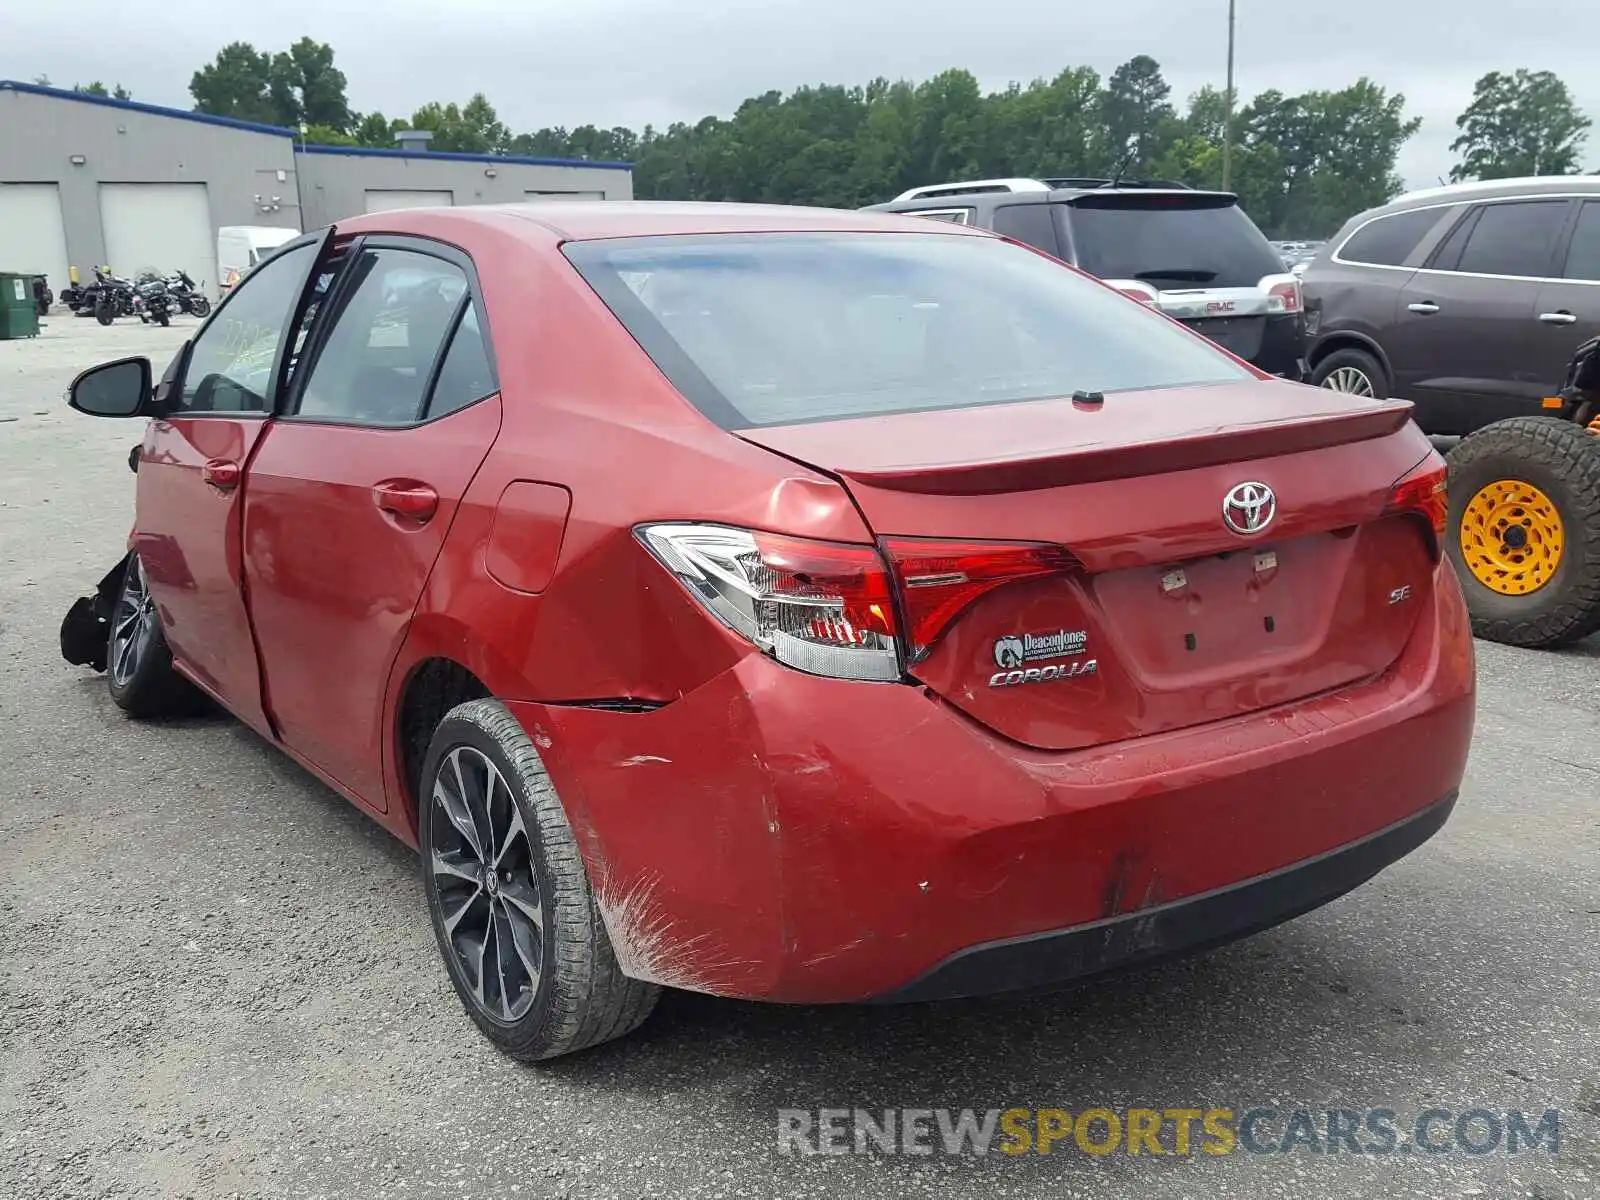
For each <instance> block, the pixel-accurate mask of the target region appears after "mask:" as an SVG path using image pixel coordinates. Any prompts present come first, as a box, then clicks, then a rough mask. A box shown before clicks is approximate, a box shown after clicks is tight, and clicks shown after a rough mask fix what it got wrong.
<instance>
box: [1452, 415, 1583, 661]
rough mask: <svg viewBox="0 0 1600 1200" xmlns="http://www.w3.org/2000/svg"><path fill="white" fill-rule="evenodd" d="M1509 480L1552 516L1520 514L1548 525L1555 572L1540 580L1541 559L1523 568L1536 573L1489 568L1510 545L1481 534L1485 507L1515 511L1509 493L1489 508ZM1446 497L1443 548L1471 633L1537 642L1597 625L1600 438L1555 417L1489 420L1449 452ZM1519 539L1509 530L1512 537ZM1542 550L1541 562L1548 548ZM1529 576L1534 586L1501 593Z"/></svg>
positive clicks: (1522, 537) (1568, 638) (1542, 644)
mask: <svg viewBox="0 0 1600 1200" xmlns="http://www.w3.org/2000/svg"><path fill="white" fill-rule="evenodd" d="M1508 481H1509V482H1520V483H1523V484H1527V485H1531V487H1532V489H1536V490H1537V492H1538V493H1542V494H1543V496H1544V497H1546V498H1548V501H1549V504H1550V505H1551V506H1552V507H1553V508H1554V511H1555V520H1554V521H1553V522H1552V521H1551V520H1550V518H1549V516H1548V514H1545V515H1543V516H1541V514H1539V513H1538V512H1534V511H1529V512H1528V513H1527V515H1526V516H1525V517H1521V519H1522V520H1523V521H1524V522H1526V523H1529V527H1530V528H1533V529H1535V530H1537V529H1538V528H1541V527H1542V528H1543V529H1545V530H1546V534H1545V538H1544V541H1545V543H1546V544H1555V545H1558V546H1559V558H1558V560H1557V561H1556V562H1555V564H1554V570H1553V571H1549V572H1548V578H1544V579H1542V581H1541V579H1540V575H1541V574H1543V573H1544V572H1546V571H1548V565H1546V566H1545V567H1544V568H1538V567H1533V566H1530V567H1529V570H1530V571H1537V572H1539V574H1534V575H1519V574H1518V573H1516V572H1513V573H1511V574H1509V575H1508V574H1507V573H1506V572H1505V571H1504V570H1503V569H1502V570H1501V571H1498V572H1497V571H1496V570H1495V569H1494V568H1495V564H1496V562H1497V561H1499V562H1501V563H1502V564H1503V563H1504V559H1505V556H1504V555H1503V554H1500V553H1498V552H1499V550H1500V547H1501V546H1504V545H1506V544H1508V543H1506V542H1503V541H1500V540H1499V539H1498V538H1496V537H1493V536H1487V535H1488V534H1490V533H1491V532H1492V530H1491V529H1489V528H1486V526H1485V522H1484V519H1483V514H1486V513H1487V514H1488V515H1489V516H1490V517H1491V518H1493V517H1494V516H1495V514H1497V513H1507V512H1510V513H1518V514H1519V515H1520V513H1521V512H1522V510H1520V509H1518V508H1516V507H1515V497H1514V496H1513V497H1512V499H1510V500H1505V501H1502V502H1501V503H1500V504H1499V506H1498V507H1497V508H1495V507H1491V504H1492V502H1493V501H1494V500H1495V496H1496V485H1500V486H1499V491H1500V492H1501V493H1504V492H1505V491H1506V489H1505V487H1504V485H1505V484H1506V483H1507V482H1508ZM1530 494H1531V493H1530ZM1449 495H1450V524H1449V527H1448V530H1447V535H1448V546H1449V551H1450V557H1451V560H1452V561H1453V563H1454V565H1455V567H1456V573H1457V574H1458V575H1459V576H1460V578H1461V587H1462V590H1463V591H1464V592H1465V594H1466V598H1467V608H1468V610H1469V611H1470V612H1471V614H1472V631H1473V633H1475V634H1477V635H1478V636H1479V637H1482V638H1487V639H1489V640H1490V641H1493V642H1504V643H1505V644H1506V645H1509V646H1526V647H1530V648H1536V649H1544V648H1548V647H1552V646H1561V645H1565V644H1567V643H1569V642H1575V641H1577V640H1578V639H1580V638H1584V637H1587V636H1588V635H1589V634H1591V633H1593V632H1595V631H1596V630H1597V629H1600V438H1597V437H1595V435H1593V434H1591V433H1589V432H1588V431H1587V430H1585V429H1584V428H1583V427H1582V426H1579V425H1575V424H1573V423H1571V422H1569V421H1562V420H1559V419H1557V418H1554V417H1513V418H1511V419H1510V420H1506V421H1497V422H1495V423H1494V424H1492V425H1487V426H1485V427H1484V428H1483V429H1480V430H1479V431H1478V432H1477V433H1474V434H1471V435H1469V436H1468V437H1465V438H1463V439H1462V440H1461V442H1460V444H1459V445H1457V446H1456V448H1455V449H1454V450H1453V451H1451V453H1450V483H1449ZM1475 501H1477V504H1475V503H1474V502H1475ZM1508 505H1510V507H1507V506H1508ZM1500 519H1503V518H1500ZM1492 523H1493V521H1492V520H1491V524H1492ZM1513 523H1515V521H1513ZM1551 531H1553V532H1554V534H1555V535H1556V536H1554V537H1552V536H1551ZM1527 537H1528V535H1527V534H1517V538H1518V539H1519V543H1526V541H1527ZM1497 543H1498V544H1497ZM1529 557H1530V558H1531V556H1529ZM1544 557H1545V559H1546V563H1547V564H1548V559H1549V557H1550V555H1548V554H1546V555H1545V556H1544ZM1518 558H1519V559H1520V558H1521V556H1518ZM1517 565H1518V566H1520V565H1521V563H1520V562H1519V563H1518V564H1517ZM1530 583H1533V584H1535V585H1536V586H1533V588H1532V590H1529V591H1527V592H1525V593H1522V594H1506V593H1507V592H1508V591H1510V592H1512V593H1515V592H1516V589H1518V588H1520V587H1527V586H1529V584H1530Z"/></svg>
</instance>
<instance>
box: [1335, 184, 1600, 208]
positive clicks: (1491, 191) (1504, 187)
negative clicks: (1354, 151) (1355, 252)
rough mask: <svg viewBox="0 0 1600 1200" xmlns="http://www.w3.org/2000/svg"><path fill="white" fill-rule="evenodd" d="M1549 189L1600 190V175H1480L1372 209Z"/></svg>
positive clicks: (1568, 191) (1413, 194) (1396, 198)
mask: <svg viewBox="0 0 1600 1200" xmlns="http://www.w3.org/2000/svg"><path fill="white" fill-rule="evenodd" d="M1547 192H1565V193H1572V192H1583V193H1589V192H1600V176H1594V175H1525V176H1522V177H1520V178H1516V179H1477V180H1473V181H1471V182H1470V183H1451V184H1446V185H1445V186H1444V187H1434V188H1420V189H1418V190H1417V191H1414V192H1407V193H1405V195H1403V196H1396V197H1395V198H1394V199H1393V200H1391V201H1389V202H1388V203H1387V204H1383V205H1379V206H1378V207H1377V208H1374V209H1371V210H1370V211H1371V212H1373V213H1377V212H1399V211H1402V210H1404V209H1407V208H1417V207H1420V206H1423V205H1429V204H1450V203H1452V202H1456V201H1459V202H1461V203H1463V204H1464V203H1466V202H1467V201H1469V200H1497V199H1501V198H1503V197H1506V196H1534V195H1540V194H1543V193H1547ZM1364 215H1365V214H1364Z"/></svg>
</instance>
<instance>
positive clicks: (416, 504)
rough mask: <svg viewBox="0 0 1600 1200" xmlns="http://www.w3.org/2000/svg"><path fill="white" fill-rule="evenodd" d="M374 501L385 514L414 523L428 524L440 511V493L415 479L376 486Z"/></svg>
mask: <svg viewBox="0 0 1600 1200" xmlns="http://www.w3.org/2000/svg"><path fill="white" fill-rule="evenodd" d="M372 499H373V502H374V503H375V504H377V506H378V507H379V508H380V509H382V510H383V511H384V512H386V513H391V514H393V515H394V516H397V517H406V518H408V519H410V520H412V521H418V522H426V521H427V520H429V519H430V518H431V517H432V516H433V514H434V513H436V512H438V511H439V493H438V492H436V491H434V490H433V489H432V488H431V487H429V486H428V485H427V484H425V483H418V482H416V481H415V480H413V479H404V480H386V481H385V482H383V483H378V484H374V485H373V487H372Z"/></svg>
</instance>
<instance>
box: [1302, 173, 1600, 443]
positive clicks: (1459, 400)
mask: <svg viewBox="0 0 1600 1200" xmlns="http://www.w3.org/2000/svg"><path fill="white" fill-rule="evenodd" d="M1302 282H1303V283H1304V285H1305V296H1306V324H1307V330H1308V333H1309V334H1310V337H1311V348H1310V352H1309V355H1308V359H1309V362H1310V366H1311V380H1312V382H1313V383H1318V384H1321V385H1322V386H1323V387H1331V388H1335V389H1337V390H1340V391H1353V392H1361V393H1365V394H1369V395H1374V396H1390V395H1394V396H1399V397H1403V398H1404V399H1407V400H1410V401H1412V402H1413V403H1414V404H1415V405H1416V420H1417V424H1419V425H1420V426H1422V428H1423V429H1424V430H1426V431H1427V432H1429V433H1436V434H1467V433H1471V432H1472V431H1473V430H1475V429H1478V428H1481V427H1482V426H1484V425H1487V424H1489V423H1490V422H1493V421H1498V420H1500V419H1502V418H1505V417H1514V416H1521V415H1528V414H1532V413H1538V412H1541V411H1542V410H1543V407H1544V405H1543V401H1544V400H1545V398H1547V397H1554V396H1555V394H1556V392H1557V391H1558V390H1559V389H1560V387H1561V384H1562V380H1563V378H1564V376H1565V373H1566V368H1567V364H1568V362H1569V361H1570V360H1571V358H1572V355H1573V351H1574V350H1576V349H1577V347H1578V345H1579V344H1580V343H1581V342H1583V341H1585V340H1587V339H1588V338H1591V337H1593V336H1594V335H1595V334H1596V333H1600V178H1595V177H1594V176H1558V177H1552V178H1541V179H1498V180H1493V181H1490V182H1485V183H1464V184H1457V185H1455V186H1452V187H1443V188H1431V189H1428V190H1426V191H1421V192H1412V193H1411V194H1409V195H1406V196H1402V197H1400V199H1398V200H1395V201H1393V202H1392V203H1390V204H1386V205H1384V206H1383V207H1382V208H1375V209H1372V210H1370V211H1368V212H1364V213H1362V214H1361V215H1360V216H1358V217H1355V218H1353V219H1352V220H1350V221H1349V222H1347V223H1346V224H1345V226H1344V228H1343V229H1341V230H1340V231H1339V233H1338V234H1337V235H1336V236H1335V237H1334V238H1333V239H1332V240H1331V241H1329V243H1328V244H1327V245H1326V246H1325V247H1323V249H1322V251H1321V252H1320V253H1319V254H1318V255H1317V257H1316V259H1315V261H1314V262H1312V264H1311V266H1310V267H1308V268H1307V269H1306V271H1305V274H1304V275H1303V276H1302Z"/></svg>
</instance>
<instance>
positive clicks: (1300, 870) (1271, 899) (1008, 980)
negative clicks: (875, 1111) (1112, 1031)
mask: <svg viewBox="0 0 1600 1200" xmlns="http://www.w3.org/2000/svg"><path fill="white" fill-rule="evenodd" d="M1455 803H1456V793H1455V792H1451V793H1450V794H1449V795H1448V796H1446V797H1445V798H1444V799H1442V800H1440V801H1438V802H1437V803H1434V804H1431V805H1429V806H1428V807H1427V808H1425V809H1423V810H1422V811H1421V812H1418V813H1415V814H1413V815H1412V816H1409V817H1407V818H1405V819H1404V820H1402V821H1397V822H1396V823H1395V824H1393V825H1390V826H1388V827H1387V828H1384V829H1380V830H1379V831H1378V832H1377V833H1373V834H1369V835H1368V836H1367V837H1364V838H1362V839H1361V840H1360V841H1356V842H1350V843H1349V844H1347V845H1344V846H1340V847H1338V848H1337V849H1334V850H1329V851H1328V852H1326V853H1325V854H1319V855H1317V856H1316V857H1315V858H1308V859H1305V860H1303V861H1301V862H1297V863H1293V864H1291V865H1289V866H1287V867H1282V868H1280V869H1278V870H1276V871H1272V872H1269V873H1268V874H1266V875H1258V876H1256V877H1255V878H1254V879H1249V880H1246V881H1245V882H1243V883H1237V884H1232V885H1230V886H1228V887H1225V888H1219V889H1217V890H1216V891H1212V892H1204V893H1202V894H1200V895H1198V896H1187V897H1185V898H1184V899H1182V900H1174V901H1172V902H1171V903H1169V904H1162V905H1158V906H1156V907H1154V908H1147V909H1142V910H1140V911H1138V912H1133V913H1128V914H1126V915H1124V916H1118V917H1109V918H1107V919H1106V920H1103V921H1095V922H1092V923H1091V924H1088V925H1075V926H1073V927H1072V928H1070V929H1060V930H1055V931H1052V932H1049V933H1036V934H1030V935H1027V936H1025V937H1019V938H1007V939H1006V940H1004V941H999V942H989V943H986V944H984V945H981V946H972V947H969V948H968V949H966V950H961V951H958V952H957V953H956V954H953V955H951V956H950V957H949V958H947V959H945V960H944V961H943V962H942V963H940V964H939V965H938V966H936V967H934V968H933V969H932V970H931V971H928V972H927V973H925V974H923V975H921V976H920V977H918V978H917V979H914V980H912V981H911V982H910V983H908V984H907V985H906V986H905V987H902V988H899V989H898V990H896V991H893V992H889V993H887V994H885V995H882V996H877V997H874V998H873V999H872V1001H871V1003H876V1004H904V1003H912V1002H917V1001H923V1000H953V999H958V998H960V997H965V996H987V995H993V994H996V993H999V992H1012V991H1020V990H1024V989H1028V988H1042V987H1049V986H1051V985H1053V984H1061V983H1066V982H1069V981H1071V980H1075V979H1081V978H1084V977H1086V976H1090V975H1098V974H1101V973H1102V972H1107V971H1115V970H1119V969H1122V968H1125V967H1131V966H1137V965H1142V964H1147V963H1151V962H1156V961H1158V960H1160V959H1163V958H1170V957H1174V956H1177V955H1182V954H1189V953H1193V952H1195V951H1199V950H1205V949H1209V948H1211V947H1214V946H1219V945H1222V944H1223V943H1225V942H1231V941H1233V940H1234V939H1235V938H1241V937H1246V936H1248V935H1249V934H1252V933H1259V932H1260V931H1261V930H1263V929H1269V928H1271V927H1272V926H1274V925H1278V924H1281V923H1283V922H1284V921H1287V920H1290V919H1291V918H1293V917H1298V916H1300V915H1301V914H1302V913H1306V912H1310V911H1311V910H1312V909H1314V908H1317V907H1320V906H1321V905H1323V904H1326V903H1328V901H1330V900H1334V899H1337V898H1338V897H1340V896H1342V895H1344V894H1345V893H1346V892H1348V891H1350V890H1351V889H1352V888H1355V887H1359V886H1360V885H1361V884H1363V883H1365V882H1366V881H1367V880H1369V879H1371V878H1372V877H1373V876H1374V875H1376V874H1377V873H1378V872H1379V871H1381V870H1383V869H1384V868H1385V867H1387V866H1388V865H1389V864H1390V863H1392V862H1395V861H1396V860H1398V859H1401V858H1403V857H1405V856H1406V855H1407V854H1409V853H1411V851H1413V850H1415V849H1416V848H1417V847H1418V846H1420V845H1422V843H1423V842H1425V841H1427V840H1428V839H1429V838H1430V837H1432V836H1433V835H1434V834H1435V833H1437V832H1438V831H1439V829H1440V828H1441V827H1442V826H1443V825H1444V823H1445V821H1446V820H1447V819H1448V818H1449V816H1450V812H1451V810H1452V809H1453V808H1454V807H1455Z"/></svg>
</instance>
